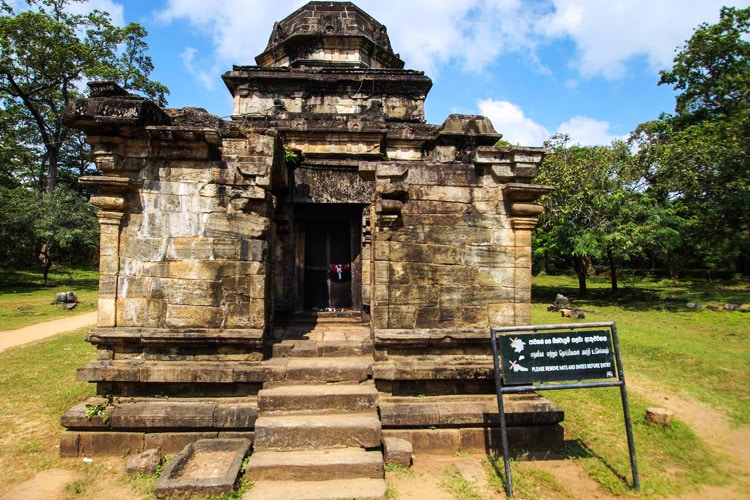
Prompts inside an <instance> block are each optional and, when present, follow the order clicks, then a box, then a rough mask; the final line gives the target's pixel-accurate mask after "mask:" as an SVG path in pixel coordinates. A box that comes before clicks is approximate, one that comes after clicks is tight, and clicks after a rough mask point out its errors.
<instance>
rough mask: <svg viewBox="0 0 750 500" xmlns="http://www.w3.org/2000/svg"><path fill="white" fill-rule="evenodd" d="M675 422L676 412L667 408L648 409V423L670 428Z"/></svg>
mask: <svg viewBox="0 0 750 500" xmlns="http://www.w3.org/2000/svg"><path fill="white" fill-rule="evenodd" d="M672 420H674V412H673V411H671V410H667V409H666V408H657V407H651V408H646V421H647V422H649V423H651V424H654V425H658V426H659V427H669V426H670V425H672Z"/></svg>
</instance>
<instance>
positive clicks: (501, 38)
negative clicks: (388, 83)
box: [96, 0, 743, 79]
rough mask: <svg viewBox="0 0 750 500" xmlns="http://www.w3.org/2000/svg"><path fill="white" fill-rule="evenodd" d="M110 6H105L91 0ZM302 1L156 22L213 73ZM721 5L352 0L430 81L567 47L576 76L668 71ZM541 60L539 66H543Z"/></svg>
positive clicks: (702, 0)
mask: <svg viewBox="0 0 750 500" xmlns="http://www.w3.org/2000/svg"><path fill="white" fill-rule="evenodd" d="M96 1H99V2H111V1H112V0H96ZM304 3H306V2H305V0H277V1H274V2H268V1H267V0H212V1H210V2H207V1H205V0H167V3H166V7H164V9H163V10H161V11H159V12H158V13H157V18H158V19H160V20H162V21H163V22H165V23H171V22H175V21H178V20H185V21H187V22H188V23H189V24H191V25H192V26H194V27H195V28H197V29H198V30H200V31H202V32H203V33H205V34H206V35H207V36H209V37H210V38H211V40H212V44H213V50H214V54H213V59H215V60H216V61H217V62H218V63H222V64H220V65H219V66H221V67H226V66H227V65H228V64H253V61H254V57H255V56H256V55H257V54H259V53H260V52H262V51H263V49H264V47H265V45H266V42H267V41H268V37H269V36H270V34H271V27H272V26H273V23H274V22H275V21H279V20H281V19H282V18H283V17H285V16H287V15H288V14H290V13H292V12H293V11H294V10H295V9H297V8H299V7H300V6H302V5H303V4H304ZM725 3H728V4H735V5H742V3H743V0H607V1H602V0H545V1H539V2H528V1H524V0H463V1H460V2H458V1H455V0H409V1H404V0H358V1H357V5H358V6H359V7H360V8H362V9H363V10H365V11H366V12H368V13H369V14H371V15H372V16H373V17H375V18H376V19H377V20H378V21H380V22H382V23H383V24H385V25H386V26H387V27H388V32H389V35H390V37H391V42H392V45H393V47H394V50H395V51H396V52H399V53H400V54H401V56H402V58H403V59H404V60H405V61H406V65H407V67H408V68H413V69H420V70H424V71H425V72H426V73H427V74H428V75H430V76H432V77H438V76H439V74H440V73H441V72H444V71H448V70H451V71H454V70H455V69H454V68H458V69H460V70H462V71H467V72H470V73H476V72H482V71H483V70H484V69H485V68H486V66H487V65H488V64H490V63H492V62H494V61H496V60H497V59H498V57H499V56H501V55H503V54H507V53H521V54H523V55H524V56H526V60H527V61H528V63H529V64H530V65H532V66H534V67H536V68H537V70H538V71H540V73H548V70H547V69H546V66H547V64H550V63H553V62H554V61H544V60H540V59H539V58H538V54H537V50H536V49H537V48H538V47H540V46H541V45H543V44H549V43H553V42H555V41H559V40H560V39H569V40H571V41H572V42H573V43H574V44H575V47H576V53H575V54H573V55H571V58H570V59H571V60H570V65H571V66H572V67H573V68H574V69H575V70H576V71H577V72H578V73H579V74H580V76H581V77H582V78H584V79H588V78H591V77H593V76H597V75H602V76H604V77H606V78H608V79H618V78H622V77H623V76H625V74H626V69H627V66H626V64H627V63H628V62H629V61H632V60H633V58H637V57H643V58H645V60H646V61H647V62H648V64H649V66H650V67H651V68H652V69H653V70H654V71H656V70H658V69H663V68H668V67H670V66H671V63H672V58H673V56H674V49H675V48H676V47H678V46H680V45H681V44H682V43H683V42H684V41H685V40H686V39H687V38H689V37H690V35H691V32H692V29H693V28H694V27H695V26H697V25H698V24H700V23H701V22H704V21H708V22H715V21H716V20H717V19H718V13H719V10H720V8H721V6H722V5H723V4H725ZM545 63H547V64H545Z"/></svg>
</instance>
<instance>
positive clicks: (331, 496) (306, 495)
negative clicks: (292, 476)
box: [242, 479, 387, 500]
mask: <svg viewBox="0 0 750 500" xmlns="http://www.w3.org/2000/svg"><path fill="white" fill-rule="evenodd" d="M386 491H387V485H386V483H385V480H384V479H335V480H329V481H258V482H256V483H255V484H254V485H253V487H252V489H251V490H250V491H248V492H247V493H245V495H244V496H243V497H242V500H261V499H262V500H337V499H373V500H375V499H377V500H381V499H384V498H385V497H386Z"/></svg>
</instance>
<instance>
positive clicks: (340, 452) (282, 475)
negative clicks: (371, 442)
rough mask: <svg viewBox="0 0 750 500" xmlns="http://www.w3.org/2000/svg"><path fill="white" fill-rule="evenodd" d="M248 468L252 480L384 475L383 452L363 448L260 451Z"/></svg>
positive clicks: (302, 479) (377, 477)
mask: <svg viewBox="0 0 750 500" xmlns="http://www.w3.org/2000/svg"><path fill="white" fill-rule="evenodd" d="M246 470H247V476H248V479H249V480H250V481H252V482H255V481H323V480H330V479H356V478H371V479H382V478H383V454H382V453H380V452H379V451H365V450H364V449H362V448H339V449H323V450H302V451H256V452H255V453H253V454H252V456H251V457H250V460H249V461H248V464H247V469H246Z"/></svg>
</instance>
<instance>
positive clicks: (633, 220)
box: [534, 135, 679, 293]
mask: <svg viewBox="0 0 750 500" xmlns="http://www.w3.org/2000/svg"><path fill="white" fill-rule="evenodd" d="M545 146H546V147H547V148H548V149H549V150H550V151H551V154H549V155H547V157H546V158H545V160H544V162H543V163H542V165H541V167H540V169H539V175H538V176H537V178H536V180H537V182H539V183H540V184H551V185H553V186H555V191H553V192H552V193H550V194H548V195H546V196H545V197H543V198H542V200H541V201H542V203H543V205H544V207H545V212H544V213H543V214H542V216H541V217H540V221H539V226H538V227H537V229H536V230H535V232H534V248H535V250H534V255H535V258H536V262H535V263H536V265H537V266H541V265H544V264H546V265H547V266H548V267H549V266H554V265H555V263H562V265H565V266H569V267H570V268H572V269H573V270H574V271H575V273H576V275H577V276H578V283H579V288H580V290H581V292H583V293H585V291H586V279H587V277H588V275H589V274H590V268H592V267H593V265H594V263H595V261H596V260H604V261H605V262H606V263H607V265H608V266H609V268H610V274H611V280H612V281H611V283H612V289H613V291H616V290H617V288H618V284H617V271H618V268H619V266H620V265H621V264H622V263H623V262H628V261H631V260H632V259H634V258H637V257H644V256H646V255H653V254H658V253H660V252H666V251H668V250H669V249H671V248H672V247H674V246H676V245H677V243H678V242H679V233H678V231H677V229H676V227H678V226H679V224H678V218H677V217H676V216H675V214H674V212H673V211H672V210H671V208H670V207H669V206H663V205H660V204H659V203H658V202H657V201H656V200H654V199H652V198H650V197H649V196H648V194H647V193H646V192H644V191H643V190H642V187H641V177H640V174H639V172H638V170H637V169H636V168H635V167H636V165H635V163H634V162H633V158H632V155H631V153H630V150H629V149H628V147H627V145H626V144H624V143H623V142H619V141H615V142H614V143H612V145H611V146H579V145H571V144H570V140H569V138H568V137H567V136H565V135H555V136H553V137H552V138H551V139H550V140H549V141H547V142H546V143H545Z"/></svg>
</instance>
